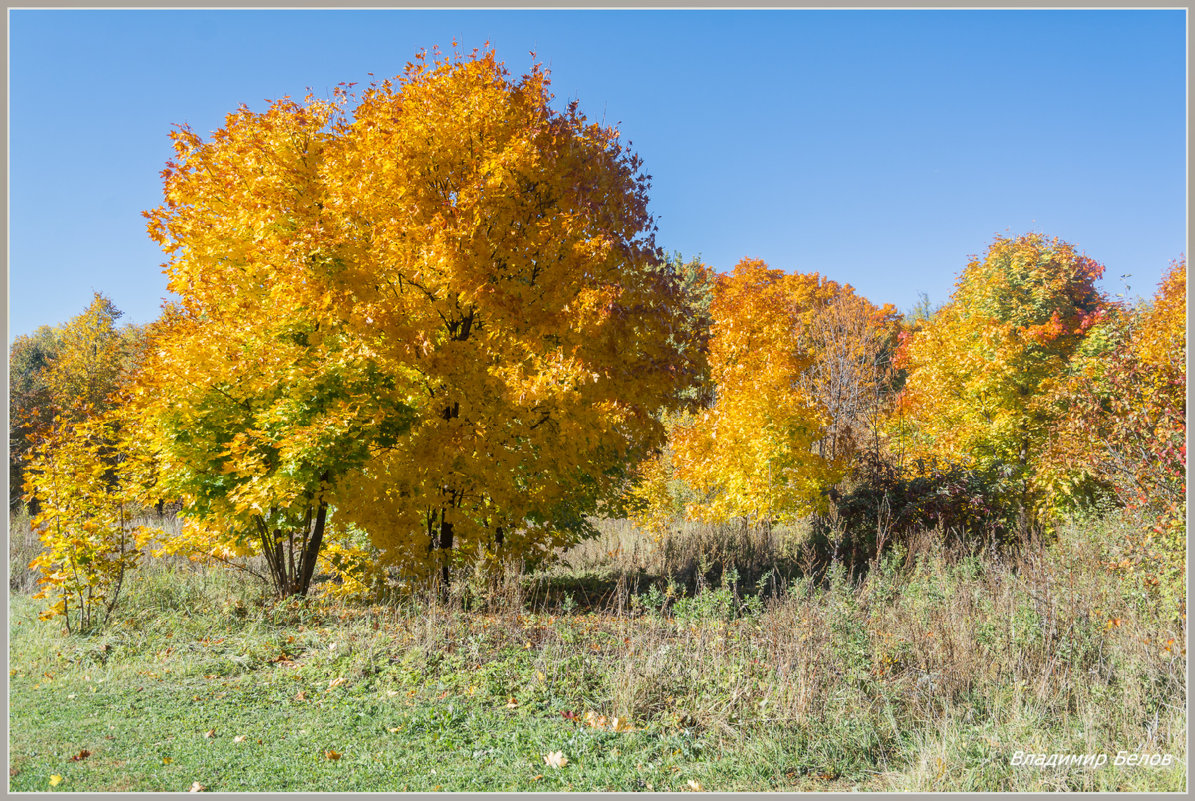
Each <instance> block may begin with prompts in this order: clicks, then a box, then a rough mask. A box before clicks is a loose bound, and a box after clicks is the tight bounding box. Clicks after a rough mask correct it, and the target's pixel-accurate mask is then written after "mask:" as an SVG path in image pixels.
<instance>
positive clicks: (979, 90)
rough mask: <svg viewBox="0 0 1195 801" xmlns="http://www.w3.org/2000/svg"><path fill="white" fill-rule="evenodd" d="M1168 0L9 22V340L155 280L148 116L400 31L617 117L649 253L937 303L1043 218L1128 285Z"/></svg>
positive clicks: (1148, 176) (1172, 228)
mask: <svg viewBox="0 0 1195 801" xmlns="http://www.w3.org/2000/svg"><path fill="white" fill-rule="evenodd" d="M1184 13H1185V12H1183V11H1182V10H1171V11H941V12H938V11H809V10H791V11H697V10H688V11H597V10H593V11H555V12H550V11H492V12H489V11H487V12H481V11H421V12H416V11H399V10H395V11H225V10H221V11H215V10H213V11H74V10H66V11H12V12H10V17H9V20H10V27H9V37H10V40H9V67H10V72H9V76H10V77H9V81H10V83H9V136H10V153H9V164H10V172H9V209H10V211H9V214H10V216H9V221H8V223H9V238H8V243H9V262H8V264H9V291H10V296H9V314H10V317H9V341H10V342H11V341H12V339H13V338H14V337H15V336H18V335H21V334H26V333H29V332H30V331H32V330H33V329H35V328H37V327H38V326H39V325H42V324H57V323H61V322H63V321H65V320H66V319H68V318H69V317H71V316H72V315H74V314H77V313H79V312H80V311H81V310H82V309H83V308H84V306H86V304H87V303H88V301H89V300H90V297H91V292H92V290H98V291H101V292H104V293H105V294H107V295H108V296H109V297H111V298H112V299H113V301H114V302H115V303H116V305H117V306H118V307H119V308H120V309H123V310H124V311H125V312H126V320H132V321H134V322H139V323H144V322H148V321H150V320H152V319H154V318H155V317H156V316H157V315H158V311H159V308H160V304H161V300H162V298H163V297H164V296H165V294H166V290H165V285H166V282H165V278H164V276H163V275H162V274H161V262H162V261H163V256H162V254H161V252H160V251H159V250H158V249H157V247H156V246H155V245H154V244H153V243H152V242H151V241H150V240H149V238H148V236H147V235H146V232H145V220H144V219H143V218H142V216H141V211H142V210H144V209H149V208H152V207H154V206H156V205H157V204H158V203H159V202H160V200H161V179H160V177H159V172H160V170H161V169H162V167H163V165H164V163H165V161H166V160H167V159H168V158H169V157H170V147H169V140H168V139H167V133H168V131H169V130H170V128H171V125H172V124H174V123H189V124H190V125H191V126H192V127H193V128H194V129H195V130H196V131H198V132H200V133H206V132H208V131H211V130H213V129H215V128H218V127H220V126H221V125H222V124H223V118H224V115H225V114H226V113H228V112H230V111H232V110H234V109H235V108H236V107H237V106H238V105H239V104H240V103H242V102H243V103H247V104H248V105H249V106H250V107H251V108H254V109H262V108H264V106H265V102H264V101H265V99H266V98H277V97H280V96H282V95H287V94H289V95H292V96H301V95H303V94H304V93H305V89H306V88H307V87H310V88H311V89H313V90H314V91H315V92H316V93H317V94H321V95H324V94H327V93H329V92H330V90H331V88H332V87H333V86H334V85H336V84H337V83H339V82H341V81H358V82H361V83H366V82H368V80H369V78H368V75H367V73H370V72H372V73H375V74H376V75H377V76H378V77H388V76H393V75H396V74H397V73H399V72H400V71H401V70H402V68H403V65H404V64H405V63H406V62H407V61H409V60H410V59H411V58H412V57H413V55H414V54H415V52H416V51H417V50H418V49H420V48H424V47H426V48H429V49H430V48H431V47H432V46H433V45H440V46H441V47H444V48H447V47H448V45H449V43H450V42H451V40H452V39H453V38H456V39H457V40H458V41H459V42H460V43H461V45H462V46H463V48H464V49H466V50H467V49H472V48H473V47H475V46H480V45H481V44H482V43H483V42H485V41H486V40H489V41H490V42H492V43H493V45H494V47H495V48H496V50H497V53H498V55H499V57H500V58H502V59H503V60H505V61H506V63H507V65H508V67H509V68H510V69H511V71H512V72H513V73H515V74H521V73H522V72H525V71H526V70H527V68H528V67H529V66H530V64H531V57H530V55H529V54H528V51H530V50H534V51H536V53H537V55H538V58H539V59H540V60H542V61H543V62H544V63H545V64H546V65H547V66H549V67H550V69H551V73H552V79H553V89H554V91H555V93H556V97H557V103H558V105H559V106H561V107H562V106H563V105H564V104H565V103H566V102H567V101H568V100H569V99H572V98H576V99H579V101H580V103H581V107H582V110H583V111H585V112H586V113H587V114H588V115H589V117H590V118H591V119H601V118H603V117H604V118H605V119H606V120H607V121H608V122H611V123H620V126H619V127H620V130H621V131H622V132H623V136H624V137H625V138H627V139H629V140H631V142H632V143H633V145H632V147H633V149H634V150H635V151H637V152H638V153H640V155H642V156H643V158H644V160H645V163H646V169H647V171H648V172H649V173H651V174H652V175H653V176H654V180H653V189H652V192H651V210H652V211H653V213H654V214H655V215H656V218H657V221H658V223H659V233H658V236H657V242H658V244H659V245H660V246H662V247H664V248H665V249H667V250H669V251H673V250H679V251H681V252H682V253H683V254H684V255H685V256H696V255H700V256H702V258H703V259H704V260H705V261H706V263H708V264H710V265H712V266H714V267H715V268H717V269H719V270H729V269H730V268H732V267H733V266H734V264H735V263H736V262H737V261H739V260H740V259H742V258H744V257H752V258H761V259H764V260H766V261H767V262H768V263H769V264H770V265H771V266H773V267H779V268H782V269H785V270H790V271H801V272H812V271H817V272H820V273H822V274H823V275H826V276H828V277H830V278H833V279H835V280H837V281H841V282H846V283H850V284H852V285H854V286H855V287H856V288H857V289H858V290H859V291H860V292H861V293H862V294H864V295H866V296H867V297H868V298H870V299H871V300H873V301H876V302H892V303H895V304H896V305H897V307H898V308H900V309H902V310H907V309H909V308H910V307H911V306H913V305H914V304H915V303H916V302H917V299H918V293H919V292H925V293H927V294H928V295H929V297H930V299H931V301H934V302H937V303H940V302H942V301H944V300H945V299H946V298H947V297H948V296H949V294H950V292H951V289H952V286H953V282H954V279H955V277H956V275H957V274H958V272H959V270H960V269H961V268H962V267H963V266H964V265H965V264H966V262H967V258H968V255H969V254H975V253H981V252H983V251H984V250H985V249H986V247H987V245H988V244H989V243H990V242H991V240H992V238H993V237H994V236H996V235H997V234H1008V233H1011V234H1020V233H1025V232H1027V231H1031V230H1036V231H1041V232H1044V233H1046V234H1049V235H1052V236H1058V237H1061V238H1063V239H1065V240H1067V241H1070V242H1072V243H1074V244H1075V245H1076V246H1077V247H1078V248H1079V249H1080V250H1082V251H1084V252H1086V253H1087V254H1088V255H1089V256H1092V257H1093V258H1095V259H1097V260H1099V261H1101V262H1102V263H1103V264H1105V265H1106V267H1107V277H1106V279H1105V282H1104V286H1105V288H1106V289H1107V290H1108V291H1110V292H1120V291H1123V284H1122V282H1121V279H1120V276H1121V274H1124V273H1130V274H1132V276H1133V278H1132V279H1130V281H1129V283H1130V285H1131V287H1132V294H1134V295H1136V294H1142V295H1147V296H1148V295H1150V294H1152V292H1153V289H1154V287H1155V286H1156V284H1157V281H1158V279H1159V277H1160V275H1161V273H1162V271H1163V270H1165V268H1166V267H1167V265H1168V264H1169V263H1170V261H1171V260H1172V259H1174V258H1177V257H1178V256H1179V255H1180V254H1182V253H1183V252H1185V250H1186V237H1187V227H1186V226H1187V211H1186V127H1185V126H1186V122H1185V120H1186V86H1185V81H1186V64H1185V45H1186V42H1185V16H1184Z"/></svg>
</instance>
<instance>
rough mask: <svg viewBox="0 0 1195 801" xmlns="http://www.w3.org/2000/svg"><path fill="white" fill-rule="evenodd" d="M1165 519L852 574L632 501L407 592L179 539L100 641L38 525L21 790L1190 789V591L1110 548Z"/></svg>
mask: <svg viewBox="0 0 1195 801" xmlns="http://www.w3.org/2000/svg"><path fill="white" fill-rule="evenodd" d="M1139 525H1140V522H1139V521H1135V520H1132V519H1130V518H1128V517H1125V516H1123V515H1119V514H1114V515H1109V516H1106V517H1104V518H1102V519H1098V520H1092V521H1088V522H1084V523H1076V524H1073V525H1071V526H1069V527H1065V528H1063V529H1062V530H1061V531H1060V532H1059V534H1058V535H1057V537H1056V538H1053V539H1051V540H1050V541H1048V542H1044V543H1031V544H1028V545H1026V546H1024V547H1022V548H1019V549H1017V548H1008V547H1003V548H998V547H996V546H995V545H991V544H989V545H987V546H985V547H980V546H976V545H970V546H969V545H968V544H967V543H966V542H964V541H961V540H960V539H959V538H957V537H949V536H943V535H942V534H941V533H940V532H932V531H931V532H923V533H922V534H921V535H919V536H917V537H912V538H909V539H908V540H906V541H904V542H901V543H897V544H895V545H894V546H892V547H891V548H890V549H888V550H887V551H886V552H885V553H884V555H883V556H882V557H881V558H880V559H878V560H873V561H872V562H870V563H867V564H861V565H856V566H854V567H851V568H848V567H846V566H844V565H842V564H841V563H827V562H826V561H824V559H822V558H821V556H820V555H819V552H818V551H817V549H816V548H814V547H813V544H812V541H811V539H810V537H809V533H808V532H806V531H804V530H802V529H793V528H778V529H766V530H763V529H760V530H755V529H744V528H735V527H713V526H695V525H694V526H685V527H682V528H680V529H677V530H674V531H670V532H668V533H666V534H665V535H664V536H663V537H662V538H661V539H659V540H658V541H657V540H652V539H651V538H648V537H646V536H644V535H643V534H641V533H640V532H639V531H637V530H636V529H635V528H634V527H632V526H630V525H628V524H626V523H624V522H620V521H605V522H604V523H602V524H601V526H600V528H601V531H602V534H601V536H600V537H599V538H598V539H595V540H592V541H590V542H587V543H584V544H582V545H581V546H578V547H576V548H574V549H572V550H571V551H569V552H567V553H566V554H564V555H563V557H562V558H561V559H560V560H559V561H558V562H557V564H556V565H555V566H553V567H551V568H549V569H546V570H543V571H539V572H535V573H531V574H525V573H524V572H522V571H520V570H519V569H518V568H517V567H515V566H512V567H511V568H510V569H508V570H507V571H506V572H505V573H503V574H502V575H498V576H481V575H480V574H470V573H469V572H468V571H461V572H459V574H458V576H457V577H456V579H455V580H454V582H453V583H452V586H451V587H449V588H448V591H447V592H441V591H440V590H437V589H429V588H423V589H420V588H408V589H407V590H406V591H405V592H398V593H392V597H390V598H389V599H387V600H386V601H385V602H384V603H378V602H373V603H370V602H365V601H362V602H350V601H346V600H343V599H334V598H332V597H320V595H319V594H318V593H317V594H316V596H315V597H313V598H310V599H305V600H298V599H296V600H291V601H275V600H270V599H267V598H266V597H265V595H264V592H263V591H264V589H265V588H264V587H262V586H260V585H259V584H257V583H254V582H253V581H251V580H249V579H248V578H246V577H244V576H242V575H240V574H237V573H236V572H234V571H231V570H229V569H227V568H219V567H205V566H202V565H198V564H194V563H189V562H184V561H170V560H154V561H151V562H148V563H147V564H146V567H145V568H143V569H141V570H139V571H138V572H136V573H135V574H133V575H131V576H130V577H129V580H128V585H127V588H126V590H125V595H124V596H123V597H122V599H121V603H120V605H119V606H118V607H117V609H116V611H115V613H114V615H113V617H112V619H111V621H110V622H109V624H108V625H107V626H105V627H104V628H102V629H100V630H97V631H96V632H94V633H92V634H88V635H78V634H67V633H66V632H65V631H64V630H62V629H61V628H60V623H58V622H54V621H48V622H47V621H39V620H38V619H37V612H38V608H39V607H38V605H37V602H35V601H32V600H30V598H29V597H28V594H29V591H30V589H31V586H30V582H29V581H28V577H27V575H26V572H25V571H24V570H23V569H22V568H23V565H24V564H25V563H27V561H28V556H29V554H28V553H27V552H25V551H27V550H28V549H29V548H31V547H33V542H32V540H31V539H30V538H29V537H28V535H27V533H26V531H27V529H25V528H23V526H22V522H21V521H19V520H18V521H14V523H13V530H12V536H11V538H10V560H11V565H12V566H11V568H10V627H9V638H10V645H9V667H10V673H9V685H10V712H9V714H10V730H11V736H10V744H9V762H10V775H9V787H10V789H12V790H46V789H51V788H52V787H53V788H54V789H60V790H185V789H188V788H189V787H190V786H191V785H192V783H193V782H198V783H199V784H200V785H202V786H203V787H204V788H206V789H208V790H248V789H253V790H288V789H289V790H402V789H409V790H430V789H436V788H439V789H443V790H470V789H503V790H560V789H570V788H571V789H575V790H582V789H612V790H686V789H690V790H691V789H699V788H700V789H710V790H775V789H848V788H852V787H858V788H860V789H874V790H926V789H939V790H988V791H990V790H1034V789H1046V790H1063V789H1066V790H1182V789H1185V787H1186V767H1185V762H1186V751H1185V740H1186V696H1185V684H1186V656H1185V648H1184V644H1185V641H1186V636H1185V635H1186V630H1185V614H1184V610H1183V609H1182V608H1181V607H1179V606H1176V605H1175V604H1173V603H1172V602H1168V601H1164V600H1160V597H1159V595H1158V594H1157V592H1156V590H1155V588H1152V587H1150V586H1149V585H1148V584H1147V583H1146V582H1144V581H1142V580H1138V578H1137V577H1136V576H1135V575H1134V574H1132V573H1123V572H1122V573H1116V572H1113V571H1110V570H1109V568H1108V563H1109V562H1111V561H1113V559H1114V557H1115V552H1116V548H1117V547H1118V545H1117V543H1119V542H1120V541H1121V540H1122V539H1123V538H1124V537H1125V536H1126V534H1128V533H1129V532H1131V531H1134V530H1136V529H1137V527H1139ZM238 738H239V739H238ZM1018 751H1020V752H1025V753H1031V754H1047V755H1049V754H1107V755H1108V761H1107V764H1105V765H1103V766H1101V767H1090V766H1089V767H1081V766H1067V767H1045V768H1042V767H1024V766H1015V765H1013V764H1011V762H1012V759H1013V757H1014V755H1015V754H1016V752H1018ZM555 752H560V754H561V755H562V756H563V757H564V758H565V759H567V763H566V764H564V765H563V766H561V767H554V766H552V765H550V764H548V763H547V762H546V761H545V758H546V757H547V756H549V755H551V754H554V753H555ZM1118 752H1129V753H1133V754H1141V753H1146V754H1162V755H1171V756H1172V757H1173V761H1172V762H1171V763H1170V764H1169V765H1168V766H1164V767H1143V766H1138V765H1132V766H1130V765H1120V766H1117V765H1115V764H1114V761H1115V758H1116V755H1117V753H1118ZM55 777H58V780H57V781H55Z"/></svg>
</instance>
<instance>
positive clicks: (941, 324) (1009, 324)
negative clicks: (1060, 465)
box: [896, 234, 1106, 526]
mask: <svg viewBox="0 0 1195 801" xmlns="http://www.w3.org/2000/svg"><path fill="white" fill-rule="evenodd" d="M1102 272H1103V267H1102V266H1101V265H1099V264H1098V263H1096V262H1095V261H1093V260H1092V259H1090V258H1088V257H1086V256H1083V255H1081V254H1079V253H1077V252H1076V251H1075V249H1074V248H1073V247H1072V246H1071V245H1069V244H1066V243H1065V242H1060V241H1058V240H1057V239H1047V238H1046V237H1044V236H1042V235H1041V234H1028V235H1025V236H1021V237H1017V238H1005V237H998V238H997V239H996V240H995V241H994V242H993V243H992V245H991V247H989V249H988V251H987V253H986V255H985V256H984V258H983V259H979V258H973V259H972V260H971V262H970V263H969V264H968V265H967V267H966V269H965V270H964V271H963V273H962V275H961V276H960V277H959V279H958V282H957V283H956V285H955V291H954V293H953V295H952V296H951V298H950V301H949V302H948V303H947V304H946V305H945V306H943V307H942V308H940V309H939V310H938V311H937V312H936V313H935V314H934V315H933V317H932V318H931V319H930V320H928V321H927V322H925V323H924V324H923V325H922V326H921V327H920V328H919V329H917V330H916V331H914V332H913V333H912V334H911V335H908V336H906V338H905V340H904V342H903V346H902V350H901V359H902V364H903V367H904V368H905V369H906V370H907V381H906V384H905V388H904V390H903V392H902V394H901V398H900V403H899V405H898V409H897V415H896V420H897V421H898V426H897V428H898V431H900V433H901V434H902V435H903V437H904V445H905V446H906V447H907V449H908V450H907V455H908V456H909V457H912V458H913V459H920V460H922V461H923V462H924V463H934V462H937V463H945V464H957V465H963V466H965V467H968V468H974V469H979V470H981V471H983V470H987V471H990V470H996V471H1006V472H1009V473H1010V474H1011V478H1012V480H1013V482H1014V484H1015V485H1016V486H1017V487H1018V488H1019V489H1018V491H1016V492H1015V497H1012V498H1007V499H1005V501H1006V502H1008V503H1011V504H1012V505H1013V506H1014V508H1016V509H1017V510H1018V512H1019V514H1020V515H1021V521H1022V522H1021V525H1022V526H1024V525H1025V524H1026V523H1027V522H1028V520H1029V519H1031V518H1034V517H1036V518H1037V519H1039V520H1040V519H1042V518H1043V517H1044V516H1045V512H1046V509H1045V508H1044V502H1045V500H1046V498H1047V493H1045V492H1044V491H1043V489H1042V488H1041V487H1040V486H1035V484H1034V475H1033V471H1034V469H1035V468H1036V467H1037V465H1038V464H1039V463H1040V457H1041V455H1042V453H1043V450H1044V448H1045V445H1046V442H1047V438H1048V435H1049V431H1050V429H1051V426H1052V425H1053V424H1054V422H1055V420H1056V415H1057V412H1056V410H1055V409H1054V408H1053V407H1052V405H1051V404H1050V402H1049V396H1050V392H1051V391H1052V389H1053V388H1054V387H1055V386H1057V385H1058V382H1060V381H1061V380H1062V379H1063V378H1064V376H1065V374H1066V371H1067V369H1068V365H1069V363H1070V360H1071V356H1072V354H1073V353H1074V352H1075V349H1076V348H1077V347H1078V345H1079V343H1080V342H1081V341H1082V340H1083V338H1084V336H1085V334H1086V333H1087V331H1088V330H1089V329H1090V328H1091V327H1092V325H1093V324H1094V323H1095V322H1096V321H1097V320H1098V319H1099V315H1100V313H1101V311H1102V310H1103V309H1104V308H1105V306H1106V302H1105V300H1104V298H1103V296H1102V295H1101V294H1100V292H1099V291H1098V290H1097V289H1096V287H1095V280H1096V279H1097V278H1098V277H1099V276H1100V275H1101V274H1102Z"/></svg>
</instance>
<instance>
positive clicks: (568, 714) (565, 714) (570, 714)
mask: <svg viewBox="0 0 1195 801" xmlns="http://www.w3.org/2000/svg"><path fill="white" fill-rule="evenodd" d="M560 717H562V718H564V719H565V720H576V719H577V713H576V712H574V711H572V710H571V709H565V710H562V711H561V713H560Z"/></svg>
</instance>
